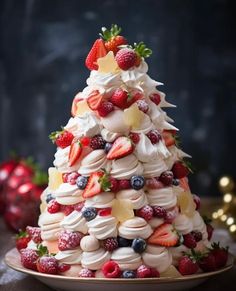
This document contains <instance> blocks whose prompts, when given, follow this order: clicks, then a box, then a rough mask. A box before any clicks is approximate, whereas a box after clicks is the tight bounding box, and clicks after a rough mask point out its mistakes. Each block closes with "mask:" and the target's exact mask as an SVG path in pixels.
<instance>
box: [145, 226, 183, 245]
mask: <svg viewBox="0 0 236 291" xmlns="http://www.w3.org/2000/svg"><path fill="white" fill-rule="evenodd" d="M178 241H179V236H178V234H177V232H176V230H175V229H174V227H173V225H172V224H169V223H163V224H161V225H160V226H158V227H157V228H156V229H155V231H154V233H153V234H152V235H151V236H150V237H149V239H148V243H150V244H155V245H160V246H164V247H173V246H175V245H177V243H178Z"/></svg>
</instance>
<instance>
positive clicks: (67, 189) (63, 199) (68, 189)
mask: <svg viewBox="0 0 236 291" xmlns="http://www.w3.org/2000/svg"><path fill="white" fill-rule="evenodd" d="M82 193H83V190H80V189H78V187H77V185H70V184H69V183H62V184H61V185H60V186H59V187H58V188H57V189H56V190H55V191H53V195H55V197H56V201H57V202H58V203H60V204H62V205H71V204H76V203H78V202H81V201H83V200H84V198H83V197H82Z"/></svg>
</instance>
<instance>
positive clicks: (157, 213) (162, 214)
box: [152, 205, 166, 219]
mask: <svg viewBox="0 0 236 291" xmlns="http://www.w3.org/2000/svg"><path fill="white" fill-rule="evenodd" d="M152 209H153V216H154V217H157V218H163V219H165V218H166V210H165V208H163V207H161V206H157V205H155V206H153V207H152Z"/></svg>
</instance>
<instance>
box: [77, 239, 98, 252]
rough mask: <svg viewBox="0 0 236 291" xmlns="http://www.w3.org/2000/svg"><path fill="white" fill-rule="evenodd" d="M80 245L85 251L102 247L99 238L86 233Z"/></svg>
mask: <svg viewBox="0 0 236 291" xmlns="http://www.w3.org/2000/svg"><path fill="white" fill-rule="evenodd" d="M80 247H81V249H82V251H84V252H93V251H96V250H98V249H99V248H100V243H99V240H98V239H97V238H96V237H95V236H93V235H86V236H84V237H82V239H81V241H80Z"/></svg>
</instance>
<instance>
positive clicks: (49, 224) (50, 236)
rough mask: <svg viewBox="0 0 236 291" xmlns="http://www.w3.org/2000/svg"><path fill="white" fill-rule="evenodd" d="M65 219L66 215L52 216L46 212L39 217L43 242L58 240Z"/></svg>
mask: <svg viewBox="0 0 236 291" xmlns="http://www.w3.org/2000/svg"><path fill="white" fill-rule="evenodd" d="M63 218H64V214H63V213H62V212H57V213H52V214H50V213H48V212H44V213H42V214H41V215H40V216H39V221H38V224H39V226H40V228H41V237H42V239H43V240H48V241H54V240H56V239H57V238H58V234H59V232H60V231H61V230H62V229H61V226H60V222H61V221H62V219H63Z"/></svg>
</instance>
